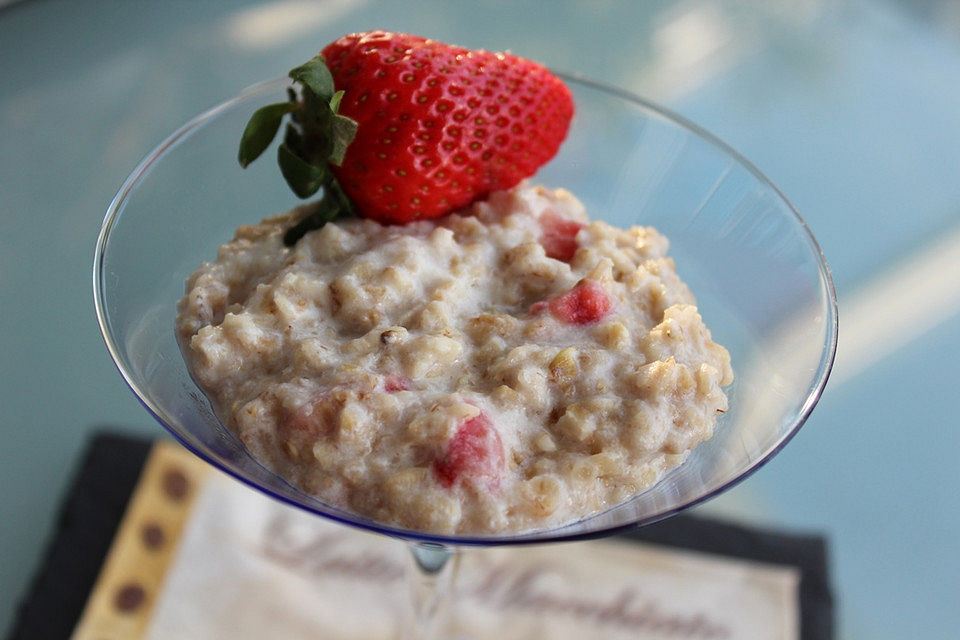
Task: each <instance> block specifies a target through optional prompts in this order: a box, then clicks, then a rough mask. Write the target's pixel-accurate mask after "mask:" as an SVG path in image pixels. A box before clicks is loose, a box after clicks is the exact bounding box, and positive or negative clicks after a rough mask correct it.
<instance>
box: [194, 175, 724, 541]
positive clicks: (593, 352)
mask: <svg viewBox="0 0 960 640" xmlns="http://www.w3.org/2000/svg"><path fill="white" fill-rule="evenodd" d="M309 206H310V205H307V206H306V207H300V208H298V209H295V210H294V211H292V212H290V213H287V214H283V215H280V216H276V217H274V218H270V219H268V220H265V221H263V222H262V223H260V224H257V225H252V226H246V227H241V228H240V229H238V231H237V233H236V237H235V238H234V240H233V241H231V242H229V243H228V244H226V245H224V246H222V247H221V248H220V250H219V254H218V256H217V259H216V261H215V262H212V263H206V264H204V265H202V266H201V267H200V268H199V269H198V270H197V271H196V272H195V273H194V274H193V275H192V276H191V277H190V279H189V280H188V282H187V293H186V295H185V296H184V297H183V299H182V300H181V301H180V305H179V314H178V318H177V332H178V338H179V341H180V344H181V347H182V350H183V352H184V354H185V357H186V359H187V362H188V364H189V368H190V370H191V372H192V374H193V376H194V378H195V380H196V381H197V383H198V384H199V385H200V386H201V388H202V389H203V390H204V392H205V393H206V394H207V395H208V397H209V398H210V399H211V401H212V403H213V405H214V407H215V408H216V410H217V412H218V414H219V416H220V418H221V419H222V420H223V422H224V424H225V425H226V426H227V427H228V428H229V429H230V430H231V431H233V432H234V433H235V434H236V435H237V437H239V438H240V440H241V441H242V442H243V443H244V445H245V446H246V447H247V449H248V450H249V451H250V452H251V454H252V455H253V456H255V457H256V458H257V459H259V460H260V461H261V462H263V463H264V464H266V465H267V466H269V467H270V468H272V469H273V470H275V471H276V472H277V473H279V474H280V475H282V476H284V477H285V478H287V479H288V480H290V481H291V482H292V483H293V484H295V485H297V486H299V487H301V488H302V489H303V490H305V491H307V492H309V493H311V494H313V495H316V496H318V497H319V498H321V499H322V500H324V501H326V502H328V503H330V504H333V505H336V506H339V507H342V508H345V509H349V510H352V511H354V512H356V513H359V514H361V515H364V516H367V517H370V518H372V519H375V520H378V521H382V522H386V523H391V524H395V525H399V526H402V527H406V528H411V529H419V530H427V531H432V532H437V533H484V532H503V531H521V530H528V529H540V528H546V527H553V526H559V525H562V524H566V523H568V522H571V521H574V520H577V519H579V518H582V517H584V516H587V515H589V514H591V513H594V512H597V511H599V510H603V509H605V508H607V507H611V506H614V505H616V504H617V503H619V502H622V501H623V500H625V499H627V498H629V497H631V496H633V495H635V494H636V493H638V492H639V491H641V490H642V489H644V488H646V487H648V486H650V485H652V484H653V483H655V482H656V481H657V479H658V478H660V477H661V476H662V475H663V473H664V472H666V471H667V470H669V469H671V468H673V467H675V466H676V465H678V464H679V463H681V462H682V461H683V460H684V458H685V456H686V455H687V453H688V452H689V451H690V450H691V449H692V448H693V447H695V446H696V445H697V444H698V443H700V442H702V441H704V440H706V439H708V438H710V437H711V435H712V433H713V429H714V425H715V423H716V417H717V413H718V412H722V411H724V410H725V409H726V408H727V398H726V396H725V394H724V392H723V390H722V387H723V386H724V385H727V384H729V383H730V382H731V381H732V379H733V373H732V370H731V368H730V358H729V355H728V353H727V351H726V350H725V349H724V348H723V347H722V346H720V345H718V344H716V343H714V342H713V341H712V340H711V336H710V332H709V331H708V330H707V328H706V327H705V326H704V324H703V322H702V321H701V318H700V316H699V315H698V313H697V309H696V307H695V306H694V298H693V296H692V295H691V293H690V291H689V290H688V289H687V287H686V285H684V283H683V282H682V281H681V280H680V279H679V277H678V276H677V274H676V272H675V269H674V265H673V261H672V260H671V259H670V258H669V257H667V240H666V239H665V238H664V237H663V236H661V235H659V234H658V233H657V232H656V231H655V230H653V229H650V228H643V227H634V228H632V229H629V230H621V229H617V228H614V227H612V226H610V225H608V224H606V223H604V222H600V221H591V220H589V219H588V217H587V216H586V214H585V212H584V210H583V207H582V205H581V204H580V203H579V202H578V201H577V200H576V199H575V198H574V197H573V196H572V195H571V194H569V193H568V192H566V191H564V190H555V191H552V190H547V189H545V188H542V187H532V186H529V185H527V184H521V185H520V186H518V187H516V188H514V189H512V190H510V191H503V192H497V193H494V194H492V195H491V196H490V197H489V199H488V200H486V201H483V202H478V203H475V204H474V205H472V206H471V207H470V208H468V209H467V210H465V211H463V212H461V213H459V214H452V215H449V216H446V217H443V218H439V219H436V220H430V221H421V222H412V223H410V224H407V225H404V226H384V225H381V224H379V223H377V222H374V221H371V220H363V219H349V220H338V221H336V222H332V223H328V224H327V225H325V226H324V227H322V228H321V229H319V230H316V231H312V232H310V233H308V234H307V235H306V236H304V237H303V238H302V239H301V240H300V241H299V242H298V243H297V244H296V245H294V246H293V247H286V246H284V244H283V236H284V233H285V231H286V230H287V229H288V228H289V227H290V226H291V225H293V224H294V223H295V222H296V221H297V220H299V219H300V218H302V217H303V216H304V215H305V214H306V213H307V209H308V208H309Z"/></svg>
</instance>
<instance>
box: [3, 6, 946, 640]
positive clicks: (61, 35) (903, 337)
mask: <svg viewBox="0 0 960 640" xmlns="http://www.w3.org/2000/svg"><path fill="white" fill-rule="evenodd" d="M370 28H389V29H392V30H397V31H409V32H413V33H418V34H422V35H427V36H430V37H433V38H436V39H440V40H446V41H451V42H456V43H458V44H462V45H466V46H470V47H478V48H486V49H493V50H498V49H500V50H502V49H509V50H511V51H512V52H514V53H516V54H519V55H523V56H526V57H530V58H534V59H537V60H539V61H541V62H543V63H545V64H547V65H549V66H551V67H553V68H556V69H560V70H566V71H572V72H578V73H582V74H585V75H587V76H590V77H593V78H596V79H598V80H602V81H605V82H609V83H612V84H616V85H618V86H621V87H624V88H626V89H629V90H631V91H634V92H636V93H639V94H641V95H644V96H645V97H648V98H650V99H652V100H654V101H657V102H660V103H663V104H665V105H667V106H668V107H670V108H672V109H674V110H676V111H678V112H679V113H681V114H682V115H684V116H687V117H689V118H691V119H692V120H694V121H696V122H698V123H699V124H701V125H703V126H705V127H706V128H707V129H709V130H711V131H712V132H714V133H716V134H717V135H719V136H720V137H721V138H722V139H724V140H725V141H727V142H728V143H730V144H731V145H732V146H734V147H735V148H737V149H738V150H739V151H741V152H742V153H743V154H744V155H746V156H747V157H748V158H750V159H751V160H752V161H753V162H754V163H755V164H756V165H757V166H759V167H760V169H761V170H763V171H764V172H765V173H766V174H767V175H768V176H770V178H771V179H772V180H773V181H774V182H775V183H777V184H778V185H779V186H780V187H781V189H782V190H783V191H784V193H786V194H787V196H788V197H789V198H790V199H791V200H792V201H793V202H794V204H795V205H796V206H797V208H798V210H799V211H800V212H801V214H802V215H803V216H804V217H805V218H806V220H807V221H808V223H809V224H810V226H811V228H812V229H813V232H814V234H815V235H816V236H817V238H818V240H819V241H820V243H821V246H822V247H823V250H824V253H825V254H826V256H827V260H828V262H829V263H830V265H831V267H832V269H833V273H834V277H835V280H836V284H837V288H838V291H839V297H840V348H839V352H838V358H837V368H836V371H835V374H834V377H833V379H832V380H831V382H830V384H828V387H827V391H826V393H825V394H824V397H823V400H822V402H821V404H820V405H819V407H818V408H817V409H816V410H815V412H814V414H813V416H812V417H811V419H810V420H809V422H808V424H807V425H806V426H805V427H804V428H803V429H802V430H801V431H800V433H799V435H798V436H797V437H796V438H795V439H794V440H793V441H792V442H791V444H790V446H788V447H787V448H786V449H785V450H784V451H783V452H782V453H781V454H780V455H779V456H778V457H777V458H775V459H774V460H773V461H772V462H771V463H770V464H769V465H767V466H766V467H765V468H764V469H762V470H761V471H760V472H758V473H757V474H756V475H755V476H753V477H751V478H750V479H749V480H748V481H746V482H745V483H744V484H742V485H740V486H739V487H737V488H735V489H734V490H732V491H731V492H729V493H728V494H726V495H724V496H722V497H720V498H718V499H716V500H714V501H713V502H711V503H709V504H708V505H705V506H703V507H700V508H698V509H699V510H700V511H703V512H710V513H714V514H718V515H722V516H725V517H727V518H730V519H733V520H739V521H743V522H748V523H759V524H768V525H774V526H778V527H784V528H794V529H799V530H807V531H816V532H823V533H825V534H826V535H827V536H829V539H830V542H831V544H832V554H833V555H832V570H833V579H834V587H835V590H836V593H837V596H838V602H839V609H838V614H839V631H840V634H839V637H843V638H877V639H880V640H884V639H887V638H891V639H892V638H905V637H923V638H950V637H955V634H956V628H957V626H958V623H960V542H958V536H957V531H958V530H960V497H958V496H960V472H958V467H957V463H956V459H957V457H958V454H960V420H958V418H957V414H956V402H957V397H958V395H960V394H958V391H957V379H958V374H960V366H958V364H957V363H958V362H960V9H958V5H957V4H956V3H953V2H935V1H932V0H929V1H927V2H923V3H902V4H898V3H894V2H884V1H881V0H875V1H870V2H868V1H866V0H864V1H852V0H851V1H842V2H841V1H836V2H826V1H818V0H807V1H805V2H800V3H797V2H786V1H774V2H762V1H760V0H754V1H749V0H741V1H734V0H725V1H723V2H706V1H702V0H680V1H678V2H666V1H657V2H643V3H640V2H637V3H635V2H628V1H622V2H617V1H614V0H599V1H592V2H587V1H584V2H574V1H572V0H561V1H556V2H552V3H542V2H536V1H533V0H514V1H509V2H508V1H489V2H484V3H478V2H458V1H446V2H445V1H442V0H424V1H421V2H416V3H408V2H400V1H389V0H383V1H378V0H317V1H314V2H300V1H297V0H273V1H270V2H212V1H211V2H187V1H176V0H174V1H170V2H146V1H134V2H121V1H119V0H116V1H113V0H105V1H100V2H98V1H95V0H72V1H63V2H57V1H54V0H46V1H42V0H33V1H26V2H20V3H14V4H11V5H7V6H4V7H2V8H0V61H3V64H2V65H0V301H2V303H3V320H2V321H0V354H2V357H3V361H2V366H0V375H2V379H0V408H2V418H3V419H2V427H0V429H2V433H3V445H2V448H0V486H2V487H3V492H2V494H0V630H3V629H6V628H7V627H8V626H9V624H10V621H11V619H12V617H13V615H14V612H15V607H16V603H17V601H18V599H19V598H20V597H21V596H22V594H23V593H24V590H25V588H26V587H27V585H28V583H29V580H30V577H31V574H32V572H33V571H34V570H35V569H36V567H37V564H38V562H39V560H40V558H41V554H42V550H43V546H44V542H45V540H47V539H48V537H49V536H50V534H51V532H52V529H53V525H54V518H55V515H56V510H57V504H58V500H59V499H60V497H61V496H62V495H63V494H64V492H65V491H66V488H67V487H68V485H69V483H70V476H71V471H72V469H73V467H74V465H75V464H76V462H77V460H78V456H79V453H80V451H81V449H82V447H83V444H84V442H85V440H86V438H87V436H88V434H89V433H90V432H91V431H93V430H94V429H97V428H101V427H108V426H109V427H117V428H121V429H125V430H129V431H131V432H139V433H144V434H149V435H154V436H158V437H159V436H162V435H163V431H162V429H161V428H160V426H159V425H157V424H155V423H154V422H152V421H151V419H150V417H149V416H148V415H147V413H146V412H145V411H144V410H143V409H142V408H141V407H140V405H139V404H138V402H137V401H136V400H135V399H134V396H133V394H132V393H131V392H130V391H129V390H128V389H127V388H126V387H125V386H124V384H123V381H122V380H121V378H120V376H119V374H118V373H117V372H116V370H115V368H114V366H113V364H112V363H111V361H110V359H109V356H108V355H107V351H106V349H105V348H104V345H103V341H102V339H101V337H100V334H99V330H98V328H97V324H96V319H95V317H94V312H93V302H92V293H91V269H92V261H93V246H94V241H95V238H96V235H97V232H98V230H99V226H100V222H101V219H102V217H103V214H104V211H105V210H106V207H107V205H108V203H109V202H110V200H111V198H112V197H113V195H114V193H115V191H116V189H117V188H118V187H119V186H120V184H121V182H122V181H123V179H124V178H125V177H126V175H127V174H128V173H129V172H130V170H131V169H132V168H133V167H134V166H135V165H136V163H137V162H138V161H139V160H140V159H141V158H142V157H143V156H144V155H146V154H147V153H148V152H149V151H150V150H151V149H152V148H153V147H154V146H155V145H156V144H158V143H159V142H160V141H161V140H162V139H163V138H164V137H165V136H166V135H167V134H168V133H170V132H171V131H172V130H174V129H175V128H176V127H178V126H179V125H181V124H182V123H183V122H185V121H186V120H187V119H189V118H190V117H192V116H193V115H195V114H197V113H199V112H200V111H202V110H204V109H206V108H207V107H210V106H212V105H214V104H216V103H217V102H220V101H222V100H223V99H225V98H227V97H229V96H232V95H234V94H236V93H237V92H238V91H240V90H241V89H242V88H244V87H245V86H247V85H249V84H252V83H254V82H256V81H259V80H262V79H264V78H268V77H273V76H276V75H278V74H279V73H282V72H283V71H285V70H286V69H289V68H291V67H293V66H295V65H296V64H298V63H300V62H302V61H303V60H305V59H306V58H309V57H310V56H312V55H313V54H314V53H316V52H317V51H318V50H319V49H320V48H321V47H322V46H323V45H324V44H326V43H327V42H329V41H330V40H332V39H334V38H336V37H338V36H339V35H342V34H343V33H346V32H349V31H356V30H365V29H370Z"/></svg>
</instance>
